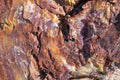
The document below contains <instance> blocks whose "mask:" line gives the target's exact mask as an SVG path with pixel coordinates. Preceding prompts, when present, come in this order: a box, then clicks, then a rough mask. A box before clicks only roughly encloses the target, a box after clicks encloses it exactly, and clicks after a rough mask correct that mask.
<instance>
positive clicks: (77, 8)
mask: <svg viewBox="0 0 120 80" xmlns="http://www.w3.org/2000/svg"><path fill="white" fill-rule="evenodd" d="M88 1H90V0H80V1H79V3H78V4H77V5H75V6H74V8H73V10H72V11H70V12H69V13H68V15H70V16H74V15H76V14H78V13H79V12H80V11H82V10H83V8H82V6H83V5H84V4H85V3H87V2H88Z"/></svg>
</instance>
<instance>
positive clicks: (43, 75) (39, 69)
mask: <svg viewBox="0 0 120 80" xmlns="http://www.w3.org/2000/svg"><path fill="white" fill-rule="evenodd" d="M31 53H32V56H33V58H34V59H35V61H36V64H37V66H38V71H39V74H40V75H39V76H40V79H42V80H44V79H45V77H46V75H47V74H46V72H45V71H44V70H43V69H41V68H40V65H39V59H38V57H37V56H36V55H35V54H34V53H33V51H32V52H31Z"/></svg>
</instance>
